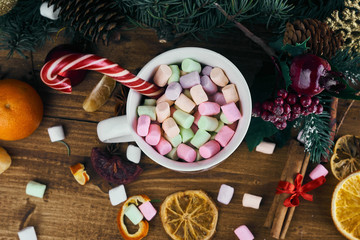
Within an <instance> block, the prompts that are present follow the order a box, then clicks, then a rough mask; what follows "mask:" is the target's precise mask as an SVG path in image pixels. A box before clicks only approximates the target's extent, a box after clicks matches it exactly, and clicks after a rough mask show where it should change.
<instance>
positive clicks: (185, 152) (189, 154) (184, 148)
mask: <svg viewBox="0 0 360 240" xmlns="http://www.w3.org/2000/svg"><path fill="white" fill-rule="evenodd" d="M176 153H177V155H178V157H179V158H181V159H183V160H185V161H186V162H194V161H195V159H196V151H195V150H194V149H193V148H192V147H190V146H188V145H186V144H184V143H181V144H180V145H179V146H178V147H177V150H176Z"/></svg>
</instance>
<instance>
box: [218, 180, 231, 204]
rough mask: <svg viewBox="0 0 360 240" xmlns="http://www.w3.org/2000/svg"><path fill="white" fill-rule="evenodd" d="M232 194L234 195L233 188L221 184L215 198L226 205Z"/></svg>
mask: <svg viewBox="0 0 360 240" xmlns="http://www.w3.org/2000/svg"><path fill="white" fill-rule="evenodd" d="M233 195H234V188H233V187H231V186H229V185H226V184H222V185H221V187H220V190H219V194H218V197H217V200H218V201H219V202H221V203H223V204H225V205H228V204H229V203H230V201H231V199H232V197H233Z"/></svg>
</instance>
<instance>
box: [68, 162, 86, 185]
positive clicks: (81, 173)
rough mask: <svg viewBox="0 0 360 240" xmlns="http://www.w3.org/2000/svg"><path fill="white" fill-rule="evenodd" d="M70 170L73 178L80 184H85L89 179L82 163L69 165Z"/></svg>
mask: <svg viewBox="0 0 360 240" xmlns="http://www.w3.org/2000/svg"><path fill="white" fill-rule="evenodd" d="M70 171H71V173H72V175H73V176H74V178H75V180H76V181H77V182H78V183H79V184H81V185H85V184H86V183H87V182H88V181H89V180H90V177H89V175H88V174H87V173H86V171H85V167H84V165H83V164H82V163H77V164H75V165H72V166H70Z"/></svg>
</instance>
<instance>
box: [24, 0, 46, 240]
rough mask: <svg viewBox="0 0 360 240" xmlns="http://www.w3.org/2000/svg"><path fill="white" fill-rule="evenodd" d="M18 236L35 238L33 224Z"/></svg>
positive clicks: (28, 238) (30, 239)
mask: <svg viewBox="0 0 360 240" xmlns="http://www.w3.org/2000/svg"><path fill="white" fill-rule="evenodd" d="M46 4H47V3H46ZM18 237H19V239H20V240H37V236H36V232H35V228H34V227H33V226H29V227H26V228H24V229H22V230H21V231H19V232H18Z"/></svg>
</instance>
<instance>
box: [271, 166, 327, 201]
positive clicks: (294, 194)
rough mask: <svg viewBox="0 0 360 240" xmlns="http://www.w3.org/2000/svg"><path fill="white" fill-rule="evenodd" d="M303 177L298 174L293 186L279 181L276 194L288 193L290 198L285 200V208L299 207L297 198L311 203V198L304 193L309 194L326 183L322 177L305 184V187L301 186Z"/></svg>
mask: <svg viewBox="0 0 360 240" xmlns="http://www.w3.org/2000/svg"><path fill="white" fill-rule="evenodd" d="M302 179H303V176H302V175H301V174H300V173H298V174H297V175H296V178H295V181H294V184H292V183H289V182H286V181H280V182H279V185H278V186H277V188H276V194H281V193H290V194H291V196H290V197H288V198H287V199H285V201H284V206H285V207H296V206H298V205H299V203H300V201H299V196H302V197H303V198H304V199H305V200H308V201H312V200H313V196H312V195H310V194H308V193H306V192H309V191H311V190H313V189H315V188H317V187H320V186H321V185H323V184H324V183H325V182H326V179H325V177H324V176H321V177H318V178H317V179H315V180H313V181H311V182H308V183H306V184H305V185H303V186H301V182H302Z"/></svg>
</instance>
